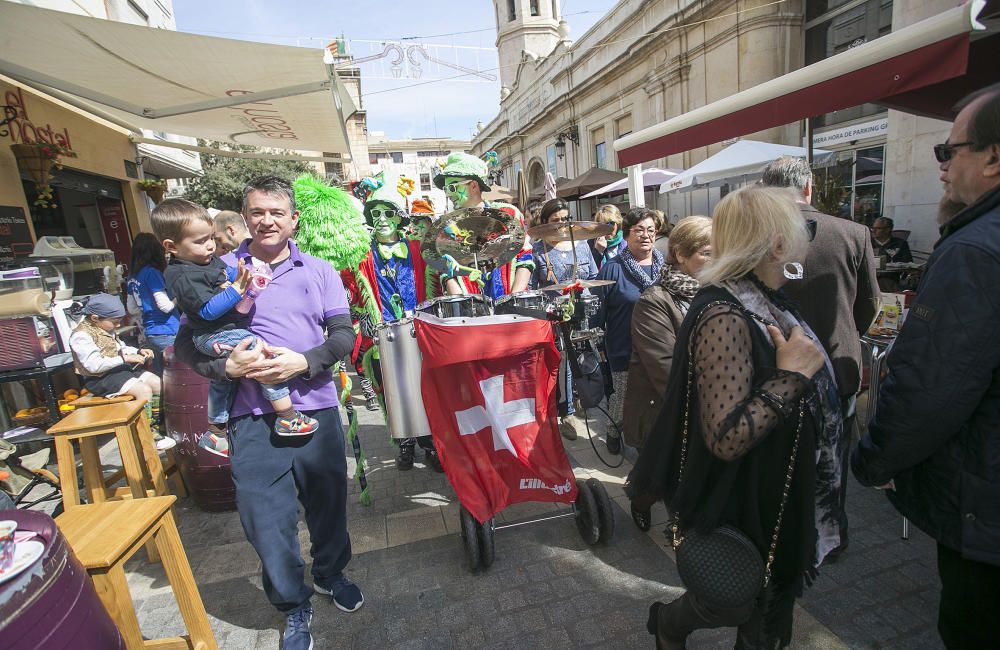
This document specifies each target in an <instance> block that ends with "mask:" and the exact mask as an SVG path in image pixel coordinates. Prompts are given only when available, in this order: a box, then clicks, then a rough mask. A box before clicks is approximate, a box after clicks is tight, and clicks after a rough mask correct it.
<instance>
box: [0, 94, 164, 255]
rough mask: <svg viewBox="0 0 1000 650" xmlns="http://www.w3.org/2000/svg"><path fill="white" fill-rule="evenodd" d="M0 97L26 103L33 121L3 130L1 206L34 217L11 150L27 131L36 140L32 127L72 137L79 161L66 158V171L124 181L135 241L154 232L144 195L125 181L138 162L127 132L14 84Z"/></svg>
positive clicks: (125, 197) (13, 124) (132, 184)
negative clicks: (129, 162) (130, 167)
mask: <svg viewBox="0 0 1000 650" xmlns="http://www.w3.org/2000/svg"><path fill="white" fill-rule="evenodd" d="M0 97H3V98H5V101H4V103H5V104H9V103H11V102H12V100H13V101H18V102H19V101H20V100H21V99H22V98H23V102H24V107H23V108H24V112H26V113H27V117H28V118H29V119H28V120H24V119H19V120H17V121H16V122H12V123H11V124H8V125H7V126H6V127H4V128H6V129H9V130H10V133H9V134H8V135H7V137H5V138H3V139H2V141H3V143H4V146H0V205H12V206H19V207H21V208H23V209H24V211H25V213H26V214H28V213H30V210H29V206H28V203H27V199H26V197H25V195H24V190H23V188H22V186H21V176H20V172H19V171H18V168H17V161H16V160H15V159H14V154H13V153H12V152H11V150H10V145H11V144H15V143H18V142H21V141H22V133H25V132H26V133H27V136H28V140H27V141H29V142H30V141H36V140H37V139H38V138H36V137H35V135H34V134H33V132H32V129H31V126H34V127H35V128H36V129H46V130H48V129H51V131H52V132H53V133H54V134H59V135H60V136H63V137H64V134H68V135H69V144H70V146H71V148H72V149H73V151H75V152H76V153H77V157H76V158H66V159H64V167H65V168H66V169H72V170H76V171H79V172H83V173H87V174H95V175H98V176H104V177H107V178H112V179H116V180H118V181H120V182H121V183H122V194H123V196H124V203H125V212H126V214H127V216H128V224H129V230H130V231H131V232H132V234H133V236H134V235H135V234H136V233H138V232H140V231H143V230H150V224H149V210H148V208H147V206H146V198H145V194H144V193H143V192H142V191H141V190H139V189H138V186H137V185H136V184H135V182H132V181H134V179H129V178H127V177H126V176H125V161H126V160H133V161H134V160H135V157H136V153H135V145H133V144H132V142H131V141H130V140H129V138H128V135H127V134H126V132H125V131H123V130H121V129H119V128H117V127H114V126H111V125H108V124H106V123H103V122H99V121H97V120H96V119H93V118H90V117H88V116H86V115H84V114H82V113H81V112H80V111H78V110H77V109H75V108H72V107H70V106H68V105H67V104H63V103H62V102H59V101H58V100H55V99H46V98H44V97H43V96H41V95H39V94H38V93H36V92H34V91H32V90H30V89H28V88H26V87H24V86H22V85H20V84H17V83H16V82H13V81H11V80H7V79H3V78H0ZM21 117H22V118H23V114H22V116H21ZM22 127H24V128H22ZM46 137H49V136H41V137H40V139H42V140H44V139H45V138H46ZM30 223H31V222H30V221H29V225H30Z"/></svg>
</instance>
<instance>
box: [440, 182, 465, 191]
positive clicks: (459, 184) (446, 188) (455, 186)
mask: <svg viewBox="0 0 1000 650" xmlns="http://www.w3.org/2000/svg"><path fill="white" fill-rule="evenodd" d="M471 182H472V181H455V182H453V183H448V184H447V185H445V186H444V191H445V192H457V191H458V188H460V187H462V186H463V185H468V184H469V183H471Z"/></svg>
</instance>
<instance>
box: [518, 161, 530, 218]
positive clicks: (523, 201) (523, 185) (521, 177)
mask: <svg viewBox="0 0 1000 650" xmlns="http://www.w3.org/2000/svg"><path fill="white" fill-rule="evenodd" d="M530 201H531V197H530V195H529V194H528V177H527V176H525V174H524V170H523V169H521V170H518V172H517V207H518V209H519V210H520V211H521V214H527V212H528V203H529V202H530Z"/></svg>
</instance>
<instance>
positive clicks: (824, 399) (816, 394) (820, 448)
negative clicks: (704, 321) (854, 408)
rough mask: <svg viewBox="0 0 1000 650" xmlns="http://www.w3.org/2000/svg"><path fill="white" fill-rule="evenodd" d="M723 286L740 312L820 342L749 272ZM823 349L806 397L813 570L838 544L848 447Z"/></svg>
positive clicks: (834, 381)
mask: <svg viewBox="0 0 1000 650" xmlns="http://www.w3.org/2000/svg"><path fill="white" fill-rule="evenodd" d="M722 287H723V288H724V289H725V290H726V291H728V292H729V293H731V294H733V295H734V296H736V298H737V299H738V300H739V301H740V303H741V304H742V305H743V307H744V308H746V309H747V310H748V311H750V312H753V313H754V314H756V315H757V316H758V317H760V319H761V320H763V321H765V322H767V323H771V324H773V325H777V327H778V329H780V330H781V332H782V334H784V335H785V337H786V338H787V337H788V335H789V334H790V333H791V330H792V328H793V327H796V326H799V327H801V328H802V329H803V330H804V331H805V333H806V336H808V337H809V338H810V339H812V340H813V341H815V342H816V344H817V345H820V344H819V339H818V338H817V337H816V334H815V333H814V332H813V331H812V328H810V327H809V325H808V324H807V323H806V322H805V321H804V320H802V319H800V318H799V317H798V316H797V315H796V314H795V312H794V311H793V310H792V308H791V306H790V305H789V303H788V300H787V299H786V298H784V297H783V296H782V295H780V294H779V293H778V292H776V291H774V290H773V289H771V288H770V287H768V286H767V285H765V284H764V283H763V282H761V281H760V280H759V279H757V276H756V275H754V274H753V273H750V274H749V275H748V276H746V277H743V278H740V279H738V280H729V281H726V282H723V283H722ZM754 322H755V323H756V324H757V326H758V327H760V328H761V329H762V330H763V331H764V334H765V335H766V336H767V340H769V341H770V340H771V335H770V334H768V332H767V326H766V325H765V324H764V323H763V322H760V321H758V320H757V319H754ZM820 350H821V351H823V367H822V368H820V370H819V372H817V373H816V374H815V375H813V378H812V384H813V386H814V387H815V389H816V390H815V391H812V392H811V393H809V395H808V397H807V398H806V399H807V404H808V406H809V410H810V412H811V413H812V416H813V420H814V421H815V422H816V427H817V433H816V495H815V502H816V533H817V537H816V566H819V565H820V563H821V562H822V561H823V558H824V557H826V554H827V553H829V552H830V551H831V550H833V549H834V548H836V547H837V546H839V545H840V519H839V515H838V509H839V491H840V482H841V481H843V480H845V478H844V470H845V468H844V467H843V466H842V462H841V460H842V459H843V451H844V449H843V445H845V444H847V436H845V435H843V432H844V419H843V412H842V411H841V409H840V395H839V393H838V392H837V382H836V380H835V379H834V375H833V365H832V364H831V363H830V357H829V356H828V355H827V354H826V351H825V350H823V347H822V346H821V345H820Z"/></svg>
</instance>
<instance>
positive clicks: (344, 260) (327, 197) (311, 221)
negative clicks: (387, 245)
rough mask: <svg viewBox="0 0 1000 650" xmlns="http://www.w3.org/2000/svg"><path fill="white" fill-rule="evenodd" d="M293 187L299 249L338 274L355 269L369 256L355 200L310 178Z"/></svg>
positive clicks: (305, 178) (368, 240) (363, 227)
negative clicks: (330, 265)
mask: <svg viewBox="0 0 1000 650" xmlns="http://www.w3.org/2000/svg"><path fill="white" fill-rule="evenodd" d="M293 187H294V188H295V203H296V205H297V206H298V209H299V231H298V234H297V235H296V236H295V243H296V244H297V245H298V247H299V248H300V249H301V250H302V251H303V252H305V253H308V254H309V255H312V256H314V257H318V258H320V259H322V260H326V261H327V262H330V263H331V264H333V266H334V267H335V268H337V269H338V270H343V269H356V268H357V267H358V265H359V264H361V261H362V260H363V259H364V258H365V255H367V254H368V251H369V249H370V247H371V235H370V234H369V232H368V229H367V228H366V227H365V218H364V217H363V216H362V214H361V210H360V207H359V206H358V205H357V204H356V203H355V200H354V199H353V198H352V197H351V195H350V194H348V193H347V192H345V191H344V190H341V189H339V188H336V187H331V186H330V185H327V184H326V183H324V182H323V181H321V180H319V179H316V178H313V177H312V176H309V175H303V176H300V177H299V178H297V179H296V180H295V183H294V184H293Z"/></svg>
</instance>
